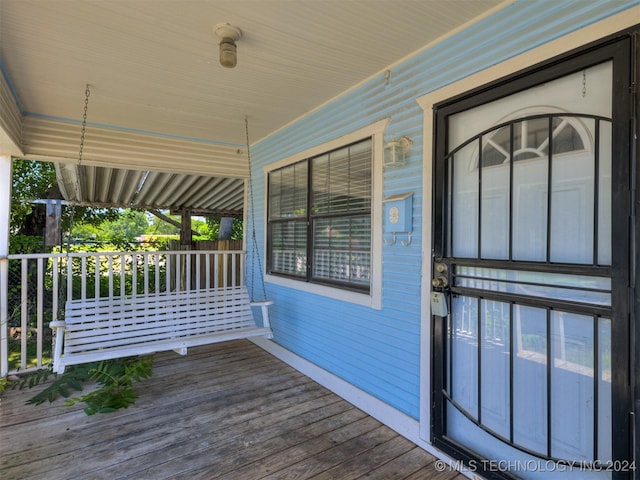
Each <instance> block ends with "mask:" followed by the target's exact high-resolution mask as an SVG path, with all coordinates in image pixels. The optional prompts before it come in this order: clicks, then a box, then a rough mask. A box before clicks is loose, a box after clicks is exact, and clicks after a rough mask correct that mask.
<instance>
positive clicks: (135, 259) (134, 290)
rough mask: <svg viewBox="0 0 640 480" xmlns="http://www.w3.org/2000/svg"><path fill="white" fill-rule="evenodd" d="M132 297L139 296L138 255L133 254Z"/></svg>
mask: <svg viewBox="0 0 640 480" xmlns="http://www.w3.org/2000/svg"><path fill="white" fill-rule="evenodd" d="M131 268H132V270H131V295H137V294H138V254H137V253H132V254H131Z"/></svg>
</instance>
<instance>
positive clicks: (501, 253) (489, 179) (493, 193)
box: [480, 128, 510, 259]
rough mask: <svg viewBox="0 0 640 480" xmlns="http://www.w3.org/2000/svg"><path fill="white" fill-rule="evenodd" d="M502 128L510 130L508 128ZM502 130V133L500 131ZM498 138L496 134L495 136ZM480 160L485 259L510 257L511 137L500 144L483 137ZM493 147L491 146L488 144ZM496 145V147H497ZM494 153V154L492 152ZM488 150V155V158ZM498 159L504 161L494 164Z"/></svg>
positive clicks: (482, 255) (482, 245) (482, 238)
mask: <svg viewBox="0 0 640 480" xmlns="http://www.w3.org/2000/svg"><path fill="white" fill-rule="evenodd" d="M501 130H507V131H509V130H510V129H509V128H503V129H501ZM498 133H501V132H498ZM494 137H495V136H494ZM482 140H483V149H482V150H483V155H482V161H481V162H480V163H481V172H480V174H481V176H482V182H481V185H482V195H481V198H480V202H481V211H480V218H481V232H482V234H481V250H482V251H481V254H480V256H481V257H482V258H495V259H507V258H509V213H510V212H509V158H508V157H506V158H504V157H503V156H504V154H505V153H506V154H507V155H508V154H509V143H508V138H507V140H506V142H507V143H506V144H505V141H504V140H502V141H501V142H500V144H498V143H497V142H495V141H494V140H492V137H489V138H488V139H487V138H485V137H483V138H482ZM487 145H489V146H490V147H493V149H490V148H488V147H487ZM494 145H495V146H494ZM491 152H493V153H491ZM485 153H486V154H487V157H486V158H485ZM497 160H499V161H500V162H501V163H500V164H497V165H496V166H491V165H492V164H494V163H495V162H496V161H497Z"/></svg>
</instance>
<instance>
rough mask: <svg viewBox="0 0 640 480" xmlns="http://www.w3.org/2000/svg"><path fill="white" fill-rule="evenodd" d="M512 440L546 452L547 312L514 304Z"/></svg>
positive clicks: (526, 446)
mask: <svg viewBox="0 0 640 480" xmlns="http://www.w3.org/2000/svg"><path fill="white" fill-rule="evenodd" d="M513 319H514V322H513V329H514V332H513V335H514V359H513V441H514V443H515V444H517V445H520V446H522V447H524V448H527V449H529V450H532V451H535V452H542V453H546V451H547V312H546V310H545V309H543V308H534V307H526V306H522V305H514V307H513Z"/></svg>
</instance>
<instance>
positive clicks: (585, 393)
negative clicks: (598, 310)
mask: <svg viewBox="0 0 640 480" xmlns="http://www.w3.org/2000/svg"><path fill="white" fill-rule="evenodd" d="M593 347H594V331H593V317H589V316H585V315H578V314H574V313H568V312H560V311H552V312H551V356H552V358H553V364H552V368H551V383H550V385H551V429H552V430H551V432H552V433H551V455H552V456H554V457H556V458H563V459H566V460H584V461H588V460H590V459H592V458H593V453H594V452H593V445H594V443H593V442H594V437H593V432H594V431H593V419H594V412H593V408H594V401H595V398H594V385H593V383H594V382H593V366H594V348H593Z"/></svg>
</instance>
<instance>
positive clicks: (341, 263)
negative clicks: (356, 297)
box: [313, 215, 371, 287]
mask: <svg viewBox="0 0 640 480" xmlns="http://www.w3.org/2000/svg"><path fill="white" fill-rule="evenodd" d="M313 242H314V243H313V258H314V262H313V278H316V279H324V280H331V281H336V282H341V283H347V284H352V285H354V286H361V287H366V286H368V285H369V281H370V279H371V245H370V243H371V218H370V216H368V215H367V216H355V217H346V218H345V217H338V218H325V219H317V220H315V221H314V222H313Z"/></svg>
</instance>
